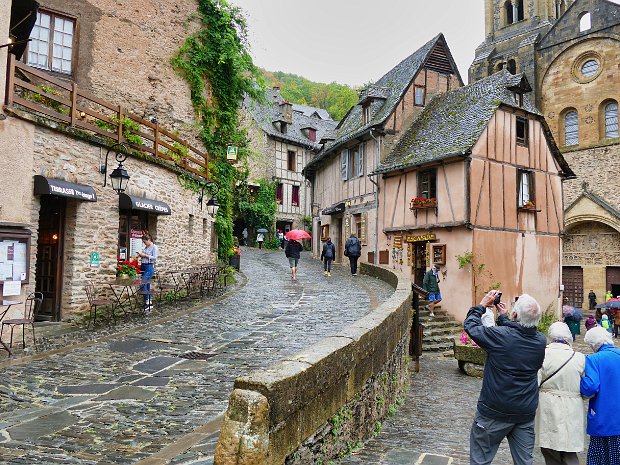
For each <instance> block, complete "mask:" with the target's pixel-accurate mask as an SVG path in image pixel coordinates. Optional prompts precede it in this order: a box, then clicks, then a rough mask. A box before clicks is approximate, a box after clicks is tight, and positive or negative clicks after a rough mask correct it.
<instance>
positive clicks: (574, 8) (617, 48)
mask: <svg viewBox="0 0 620 465" xmlns="http://www.w3.org/2000/svg"><path fill="white" fill-rule="evenodd" d="M524 1H525V0H513V1H512V2H511V1H501V0H486V38H485V41H484V42H483V43H482V44H481V45H480V46H479V47H478V49H477V50H476V58H475V59H474V62H473V63H472V65H471V68H470V71H469V77H470V81H476V80H478V79H480V78H483V77H485V76H488V75H490V74H492V73H493V72H494V71H495V70H497V69H499V68H503V67H508V69H509V70H510V71H511V72H513V73H514V72H524V73H525V74H526V75H527V76H528V80H529V81H530V82H532V83H533V87H534V93H535V99H536V104H537V107H538V108H539V109H540V110H541V112H542V113H543V114H544V115H545V118H546V119H547V122H548V124H549V127H550V129H551V131H552V133H553V136H554V138H555V140H556V141H557V143H558V145H559V146H560V148H561V151H562V153H563V154H564V157H565V159H566V161H567V162H568V164H569V165H570V166H571V168H572V169H573V171H574V172H575V174H576V175H577V176H576V178H575V179H573V180H570V181H567V182H566V183H565V188H564V205H565V208H566V215H565V230H564V233H565V236H564V250H563V284H564V296H565V297H566V298H567V299H568V301H569V303H571V304H573V305H577V306H582V305H586V300H587V298H586V296H587V294H588V292H589V291H590V289H592V290H594V291H595V293H596V294H597V296H598V297H599V302H600V301H602V300H601V299H602V297H603V295H604V293H605V290H606V289H610V290H612V292H613V293H614V295H620V228H618V223H619V221H618V220H619V219H620V216H618V212H619V211H620V197H619V196H618V190H617V188H616V179H615V178H616V176H615V174H616V173H618V171H619V170H620V139H619V138H618V101H619V99H620V71H619V69H618V63H619V62H620V5H619V4H618V3H619V2H617V1H609V0H574V1H566V0H562V1H558V0H547V1H543V0H528V1H527V2H525V3H523V2H524ZM520 5H524V6H523V7H521V6H520ZM514 6H516V7H517V10H518V11H517V12H516V13H515V10H514V9H513V8H514ZM511 7H513V8H511ZM511 11H512V13H510V12H511Z"/></svg>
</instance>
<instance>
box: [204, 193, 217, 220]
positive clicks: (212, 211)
mask: <svg viewBox="0 0 620 465" xmlns="http://www.w3.org/2000/svg"><path fill="white" fill-rule="evenodd" d="M219 209H220V202H218V200H217V197H216V196H215V195H214V196H212V197H211V198H210V199H209V201H208V202H207V213H209V215H211V217H213V218H215V215H217V211H218V210H219Z"/></svg>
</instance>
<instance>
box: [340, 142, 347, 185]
mask: <svg viewBox="0 0 620 465" xmlns="http://www.w3.org/2000/svg"><path fill="white" fill-rule="evenodd" d="M340 179H342V180H343V181H346V180H347V179H349V151H348V150H347V149H344V150H343V151H342V152H340Z"/></svg>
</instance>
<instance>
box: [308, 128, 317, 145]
mask: <svg viewBox="0 0 620 465" xmlns="http://www.w3.org/2000/svg"><path fill="white" fill-rule="evenodd" d="M308 139H310V140H311V141H312V142H316V129H312V128H310V129H308Z"/></svg>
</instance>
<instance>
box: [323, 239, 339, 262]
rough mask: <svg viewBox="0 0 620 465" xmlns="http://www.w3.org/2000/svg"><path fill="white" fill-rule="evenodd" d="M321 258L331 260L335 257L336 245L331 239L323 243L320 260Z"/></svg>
mask: <svg viewBox="0 0 620 465" xmlns="http://www.w3.org/2000/svg"><path fill="white" fill-rule="evenodd" d="M323 258H327V259H328V260H333V259H334V258H336V246H335V245H334V243H333V242H332V241H328V242H326V243H325V244H324V245H323V252H321V260H323Z"/></svg>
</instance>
